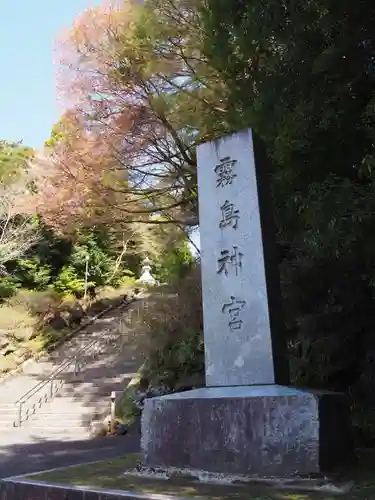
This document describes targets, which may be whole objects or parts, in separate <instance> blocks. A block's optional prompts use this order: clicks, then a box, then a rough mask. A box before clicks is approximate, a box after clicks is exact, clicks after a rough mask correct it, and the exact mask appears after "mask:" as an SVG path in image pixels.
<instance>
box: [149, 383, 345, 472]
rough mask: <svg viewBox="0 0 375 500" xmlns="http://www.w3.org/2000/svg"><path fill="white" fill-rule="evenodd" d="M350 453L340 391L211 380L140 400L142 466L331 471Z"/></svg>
mask: <svg viewBox="0 0 375 500" xmlns="http://www.w3.org/2000/svg"><path fill="white" fill-rule="evenodd" d="M352 457H353V449H352V440H351V425H350V414H349V406H348V403H347V401H346V398H345V397H344V396H343V395H341V394H336V393H328V392H320V391H310V390H299V389H295V388H292V387H283V386H277V385H272V386H245V387H221V388H218V387H211V388H202V389H195V390H192V391H187V392H181V393H177V394H171V395H167V396H162V397H157V398H152V399H148V400H146V401H145V407H144V410H143V415H142V464H143V465H144V466H145V467H158V468H163V469H168V468H180V469H198V470H203V471H207V472H214V473H215V472H216V473H227V474H241V475H247V476H249V475H261V476H268V477H270V476H279V477H280V476H286V475H308V474H312V473H322V472H329V471H330V470H333V469H334V468H336V467H337V466H340V465H343V464H344V463H345V462H348V461H350V460H351V459H352Z"/></svg>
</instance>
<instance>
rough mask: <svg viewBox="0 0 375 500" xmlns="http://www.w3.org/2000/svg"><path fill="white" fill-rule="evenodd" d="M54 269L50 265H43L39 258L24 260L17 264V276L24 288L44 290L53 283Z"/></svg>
mask: <svg viewBox="0 0 375 500" xmlns="http://www.w3.org/2000/svg"><path fill="white" fill-rule="evenodd" d="M51 273H52V268H51V266H50V265H48V264H41V263H40V260H39V259H38V257H36V258H35V259H22V260H19V261H18V263H17V267H16V269H15V275H16V276H17V277H18V280H19V281H20V282H21V283H22V286H23V287H24V288H30V289H35V290H43V289H45V287H46V286H47V285H48V284H49V283H50V281H51Z"/></svg>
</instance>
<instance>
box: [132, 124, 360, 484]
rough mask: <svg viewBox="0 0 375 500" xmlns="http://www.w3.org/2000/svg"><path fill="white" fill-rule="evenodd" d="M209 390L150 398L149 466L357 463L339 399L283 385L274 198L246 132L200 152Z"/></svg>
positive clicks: (223, 468) (318, 467) (262, 469)
mask: <svg viewBox="0 0 375 500" xmlns="http://www.w3.org/2000/svg"><path fill="white" fill-rule="evenodd" d="M197 157H198V188H199V218H200V238H201V262H202V292H203V315H204V340H205V369H206V386H207V387H206V388H204V389H198V390H193V391H188V392H185V393H180V394H173V395H169V396H163V397H160V398H153V399H149V400H146V402H145V407H144V411H143V416H142V452H143V464H144V465H145V466H152V467H161V468H174V467H177V468H189V469H191V468H193V469H203V470H206V471H209V472H220V473H235V474H250V475H252V474H257V475H264V476H283V475H289V474H310V473H319V472H322V471H324V470H327V468H329V469H332V468H333V467H334V466H336V465H338V464H339V463H340V462H342V461H345V460H346V458H348V457H350V456H351V440H350V417H349V411H348V403H347V401H346V399H345V398H344V397H343V396H342V395H340V394H332V393H322V392H317V391H307V390H303V391H302V390H298V389H295V388H291V387H287V384H288V366H287V362H286V349H285V341H284V335H283V330H284V328H283V327H284V324H283V320H282V314H281V295H280V280H279V276H278V266H277V259H276V254H275V240H274V238H275V234H274V229H273V220H272V210H271V203H270V200H271V197H270V195H269V192H268V189H269V183H268V181H267V172H266V167H267V165H266V162H265V161H264V159H265V156H264V155H263V153H262V151H261V149H260V148H259V147H258V145H254V143H253V137H252V133H251V131H250V130H247V131H245V132H241V133H238V134H234V135H232V136H229V137H224V138H222V139H219V140H217V141H213V142H210V143H206V144H203V145H201V146H199V147H198V152H197Z"/></svg>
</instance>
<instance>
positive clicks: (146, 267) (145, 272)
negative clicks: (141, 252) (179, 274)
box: [138, 257, 156, 285]
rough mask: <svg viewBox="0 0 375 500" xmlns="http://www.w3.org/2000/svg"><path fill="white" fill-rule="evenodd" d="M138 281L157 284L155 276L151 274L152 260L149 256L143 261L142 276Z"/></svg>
mask: <svg viewBox="0 0 375 500" xmlns="http://www.w3.org/2000/svg"><path fill="white" fill-rule="evenodd" d="M138 281H140V282H141V283H145V284H146V285H155V283H156V280H155V278H154V277H153V276H152V274H151V260H150V259H149V258H148V257H146V258H145V260H144V261H143V265H142V270H141V276H140V278H139V280H138Z"/></svg>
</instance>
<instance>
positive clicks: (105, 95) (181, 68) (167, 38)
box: [44, 0, 225, 228]
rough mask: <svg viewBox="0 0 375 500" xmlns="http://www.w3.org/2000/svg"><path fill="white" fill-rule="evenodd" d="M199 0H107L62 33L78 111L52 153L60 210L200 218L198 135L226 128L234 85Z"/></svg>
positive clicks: (67, 97) (65, 70) (157, 219)
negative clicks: (224, 98) (217, 63)
mask: <svg viewBox="0 0 375 500" xmlns="http://www.w3.org/2000/svg"><path fill="white" fill-rule="evenodd" d="M198 3H199V2H198V0H195V1H192V2H187V1H184V0H174V1H173V0H168V1H163V2H162V1H161V0H152V1H146V2H143V3H142V4H139V2H132V1H131V0H129V1H127V2H125V3H123V4H122V5H121V7H119V8H114V7H110V6H108V5H102V6H100V7H97V8H92V9H89V10H87V11H86V12H85V13H84V14H82V16H81V17H80V18H78V19H77V21H76V22H75V24H74V26H73V27H72V28H71V30H70V31H69V32H68V33H66V34H65V36H64V37H63V38H62V39H61V40H60V42H59V44H58V54H59V58H58V59H59V90H60V95H61V98H62V100H63V102H64V104H65V107H66V108H68V109H69V111H68V112H67V113H66V114H65V115H64V117H63V118H62V120H61V122H60V123H59V124H58V126H57V127H56V128H55V130H54V132H53V135H52V137H51V139H50V140H49V141H47V148H46V159H45V160H46V162H47V163H49V164H50V167H51V168H50V170H51V175H50V179H52V184H53V185H54V189H55V192H56V196H55V198H54V200H52V197H50V198H49V201H48V203H46V206H45V207H44V210H45V211H46V212H48V211H49V212H50V213H51V214H53V218H54V219H55V220H56V217H55V214H56V213H58V219H61V220H64V218H65V222H66V221H67V220H68V219H71V218H72V216H73V215H74V214H75V213H76V214H77V215H78V214H79V216H80V217H82V216H83V214H85V216H87V217H89V218H91V219H92V217H96V218H99V219H100V220H103V218H104V219H107V220H111V221H112V222H114V221H120V222H122V223H127V224H130V223H147V224H168V223H174V224H177V225H179V226H180V227H182V228H186V227H189V226H194V225H196V224H197V222H198V214H197V188H196V158H195V149H196V144H197V141H200V140H202V138H204V139H207V138H211V137H212V136H214V135H217V134H218V133H219V132H220V131H222V132H223V131H225V123H224V120H223V119H222V113H223V110H222V109H221V108H220V107H221V106H222V103H221V102H220V99H219V100H218V97H217V96H218V94H219V93H221V94H222V93H223V91H224V86H223V85H222V84H221V83H220V82H219V80H217V81H215V79H214V78H209V77H210V76H212V75H209V69H208V66H207V64H205V60H204V58H203V56H202V52H201V50H200V46H199V44H200V39H201V37H200V34H199V22H198V17H197V16H198V10H197V6H198ZM213 82H214V83H213ZM219 91H220V92H219ZM219 117H220V119H219Z"/></svg>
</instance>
